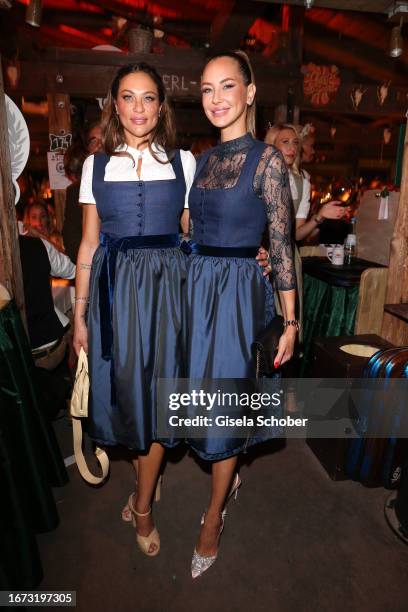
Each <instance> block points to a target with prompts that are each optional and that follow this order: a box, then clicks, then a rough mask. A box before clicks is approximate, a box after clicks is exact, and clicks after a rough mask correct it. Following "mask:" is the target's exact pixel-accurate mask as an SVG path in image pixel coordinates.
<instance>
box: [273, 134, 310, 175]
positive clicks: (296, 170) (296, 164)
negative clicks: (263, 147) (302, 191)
mask: <svg viewBox="0 0 408 612" xmlns="http://www.w3.org/2000/svg"><path fill="white" fill-rule="evenodd" d="M283 130H292V131H293V132H295V134H296V136H297V137H298V138H299V147H298V151H297V153H296V159H295V161H294V162H293V165H292V167H291V170H292V172H293V173H294V174H300V170H299V165H300V153H301V150H302V138H301V136H300V131H299V126H296V125H294V124H293V123H275V124H274V125H272V126H271V127H270V128H269V129H268V131H267V132H266V136H265V142H266V144H270V145H273V146H274V147H275V146H276V140H277V138H278V135H279V134H280V133H281V132H283Z"/></svg>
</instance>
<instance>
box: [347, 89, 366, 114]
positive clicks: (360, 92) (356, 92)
mask: <svg viewBox="0 0 408 612" xmlns="http://www.w3.org/2000/svg"><path fill="white" fill-rule="evenodd" d="M366 91H367V90H366V89H363V86H362V85H359V86H358V87H354V88H353V89H352V91H351V94H350V98H351V102H352V104H353V108H354V110H358V107H359V106H360V104H361V100H362V99H363V96H364V94H365V93H366Z"/></svg>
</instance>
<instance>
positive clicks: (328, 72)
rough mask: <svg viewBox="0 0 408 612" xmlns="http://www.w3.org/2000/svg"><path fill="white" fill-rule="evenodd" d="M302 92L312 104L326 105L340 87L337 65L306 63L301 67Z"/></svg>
mask: <svg viewBox="0 0 408 612" xmlns="http://www.w3.org/2000/svg"><path fill="white" fill-rule="evenodd" d="M302 72H303V73H304V78H303V93H304V95H305V96H306V97H307V98H310V101H311V103H312V104H313V106H326V104H329V102H330V101H331V100H333V99H334V98H335V97H336V94H337V91H338V89H339V87H340V76H339V70H338V68H337V66H317V65H316V64H312V63H311V64H307V66H304V67H303V70H302Z"/></svg>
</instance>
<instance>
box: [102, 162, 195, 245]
mask: <svg viewBox="0 0 408 612" xmlns="http://www.w3.org/2000/svg"><path fill="white" fill-rule="evenodd" d="M109 159H110V157H109V156H108V155H106V153H96V154H95V156H94V168H93V177H92V192H93V194H94V197H95V201H96V208H97V211H98V215H99V218H100V219H101V232H102V233H104V234H109V235H110V236H111V237H112V238H121V237H123V236H151V235H156V236H157V235H162V234H177V233H178V231H179V220H180V215H181V213H182V211H183V208H184V199H185V193H186V183H185V179H184V172H183V166H182V163H181V158H180V151H176V152H175V155H174V157H173V159H172V161H171V164H172V166H173V169H174V173H175V175H176V178H175V179H169V180H161V181H105V180H104V176H105V168H106V164H107V163H108V161H109ZM135 172H136V169H135Z"/></svg>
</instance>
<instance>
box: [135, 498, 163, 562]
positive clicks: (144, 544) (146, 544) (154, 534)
mask: <svg viewBox="0 0 408 612" xmlns="http://www.w3.org/2000/svg"><path fill="white" fill-rule="evenodd" d="M128 506H129V509H130V512H131V513H132V523H133V527H134V528H135V529H136V542H137V544H138V546H139V548H140V550H141V551H142V553H144V554H145V555H147V556H148V557H155V556H156V555H158V554H159V551H160V535H159V532H158V531H157V529H156V527H153V529H152V531H151V532H150V533H149V535H148V536H142V535H140V534H138V533H137V521H136V517H137V516H148V515H149V514H151V512H152V509H151V507H150V508H149V510H148V511H147V512H137V511H136V510H135V509H134V507H133V493H132V494H131V495H130V497H129V500H128ZM151 544H154V545H155V546H156V548H155V549H154V550H153V551H152V552H149V548H150V546H151Z"/></svg>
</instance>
